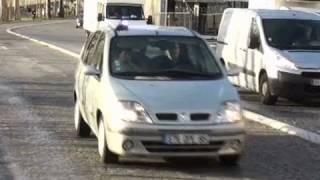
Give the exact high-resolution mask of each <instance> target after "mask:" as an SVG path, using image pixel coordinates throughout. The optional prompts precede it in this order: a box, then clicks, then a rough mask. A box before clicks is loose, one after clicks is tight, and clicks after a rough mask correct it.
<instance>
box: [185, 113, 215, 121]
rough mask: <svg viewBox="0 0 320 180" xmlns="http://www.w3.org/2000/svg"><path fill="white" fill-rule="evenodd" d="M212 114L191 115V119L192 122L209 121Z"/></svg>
mask: <svg viewBox="0 0 320 180" xmlns="http://www.w3.org/2000/svg"><path fill="white" fill-rule="evenodd" d="M209 117H210V114H208V113H201V114H200V113H197V114H191V115H190V119H191V120H192V121H207V120H209Z"/></svg>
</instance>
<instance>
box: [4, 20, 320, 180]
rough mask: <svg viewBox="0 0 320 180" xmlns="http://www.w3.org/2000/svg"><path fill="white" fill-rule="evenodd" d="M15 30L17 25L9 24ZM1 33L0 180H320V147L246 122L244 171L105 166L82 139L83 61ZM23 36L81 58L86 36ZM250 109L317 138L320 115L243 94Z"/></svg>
mask: <svg viewBox="0 0 320 180" xmlns="http://www.w3.org/2000/svg"><path fill="white" fill-rule="evenodd" d="M10 26H12V25H10ZM7 28H9V25H1V26H0V72H1V73H0V179H1V180H2V179H5V180H7V179H290V180H291V179H293V180H294V179H308V180H309V179H310V180H318V179H319V178H320V155H319V152H320V145H316V144H312V143H310V142H307V141H305V140H302V139H300V138H297V137H294V136H289V135H287V134H283V133H280V132H278V131H276V130H273V129H270V128H268V127H266V126H263V125H260V124H256V123H253V122H250V121H247V131H248V143H247V148H246V154H245V156H244V157H243V160H242V161H241V164H240V166H239V167H234V168H230V167H223V166H220V165H219V164H218V163H217V162H216V161H215V160H210V161H206V160H201V159H200V160H197V161H194V160H186V161H183V162H180V163H167V162H165V161H164V160H162V159H147V158H124V159H122V160H121V163H120V164H118V165H105V164H102V163H101V162H100V161H99V157H98V152H97V141H96V138H94V137H91V138H86V139H81V138H77V137H76V136H75V132H74V125H73V101H72V90H73V82H74V76H73V73H74V70H75V66H76V63H77V60H76V59H74V58H72V57H70V56H67V55H64V54H62V53H60V52H57V51H55V50H52V49H49V48H48V47H45V46H43V45H38V44H35V43H33V42H30V41H28V40H23V39H21V38H18V37H15V36H12V35H9V34H7V33H6V32H5V30H6V29H7ZM16 31H17V32H19V33H21V34H24V35H29V36H31V37H34V38H37V39H39V40H43V41H46V42H50V43H53V44H55V45H57V46H61V47H63V48H67V49H69V50H71V51H74V52H79V51H80V49H81V46H82V42H83V40H84V33H83V31H82V30H79V29H75V28H74V24H73V22H69V21H66V22H63V23H59V24H53V25H40V26H34V27H29V28H22V29H17V30H16ZM242 98H243V99H244V100H243V104H244V105H245V107H246V108H248V109H251V110H253V111H255V112H259V113H261V114H264V115H268V116H272V117H273V118H277V119H280V120H282V121H285V122H288V123H292V124H295V125H296V126H298V127H301V128H305V129H309V130H313V131H318V130H319V129H320V126H319V117H320V116H319V108H318V107H307V106H306V105H299V104H293V103H291V102H288V101H286V100H281V102H280V105H278V106H277V107H276V108H274V107H266V106H261V105H260V104H259V103H258V102H257V95H254V94H251V93H247V92H243V93H242Z"/></svg>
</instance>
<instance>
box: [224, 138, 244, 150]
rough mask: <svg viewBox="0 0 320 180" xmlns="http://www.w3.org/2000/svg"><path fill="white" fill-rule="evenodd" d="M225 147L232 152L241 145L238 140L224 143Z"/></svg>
mask: <svg viewBox="0 0 320 180" xmlns="http://www.w3.org/2000/svg"><path fill="white" fill-rule="evenodd" d="M226 146H227V147H230V148H232V149H234V150H239V149H240V147H241V143H240V141H238V140H234V141H229V142H227V143H226Z"/></svg>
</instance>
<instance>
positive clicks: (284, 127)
mask: <svg viewBox="0 0 320 180" xmlns="http://www.w3.org/2000/svg"><path fill="white" fill-rule="evenodd" d="M244 117H245V118H246V119H248V120H251V121H255V122H258V123H260V124H264V125H267V126H269V127H271V128H273V129H276V130H279V131H281V132H284V133H287V134H289V135H292V136H297V137H300V138H302V139H305V140H307V141H310V142H313V143H315V144H320V134H317V133H314V132H310V131H307V130H304V129H301V128H297V127H294V126H292V125H289V124H286V123H283V122H280V121H277V120H275V119H272V118H268V117H266V116H263V115H260V114H258V113H254V112H251V111H247V110H245V111H244Z"/></svg>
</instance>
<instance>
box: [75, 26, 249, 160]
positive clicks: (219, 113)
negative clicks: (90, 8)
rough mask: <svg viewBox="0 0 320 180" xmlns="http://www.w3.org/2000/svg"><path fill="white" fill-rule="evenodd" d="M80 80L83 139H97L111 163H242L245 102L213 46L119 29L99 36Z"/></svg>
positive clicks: (164, 30)
mask: <svg viewBox="0 0 320 180" xmlns="http://www.w3.org/2000/svg"><path fill="white" fill-rule="evenodd" d="M230 75H236V71H233V72H232V73H230ZM75 79H76V81H75V91H74V99H75V112H74V113H75V114H74V120H75V128H76V132H77V134H78V135H79V136H81V137H87V136H89V135H90V132H92V133H93V134H95V135H96V136H97V138H98V149H99V154H100V156H101V159H102V160H103V162H106V163H115V162H117V161H118V157H119V156H139V155H143V156H159V157H201V156H202V157H219V158H220V161H221V162H222V163H226V164H232V165H234V164H237V163H238V161H239V160H240V157H241V155H242V153H243V147H244V143H245V130H244V122H243V119H242V110H241V107H240V99H239V95H238V93H237V91H236V89H235V88H234V87H233V86H232V85H231V83H230V82H229V80H228V79H227V73H226V72H225V71H224V68H223V66H222V65H221V64H220V62H218V61H216V58H215V57H214V55H213V54H212V51H210V49H209V47H208V45H207V44H206V43H205V41H204V40H203V39H201V38H200V36H198V35H197V34H196V33H194V32H192V31H190V30H188V29H186V28H169V27H157V26H141V27H129V28H128V27H126V26H123V25H122V26H121V25H119V26H118V27H117V28H116V29H115V30H110V29H107V30H103V31H97V32H95V33H92V34H91V35H90V36H89V38H88V39H87V41H86V43H85V45H84V48H83V50H82V53H81V60H80V63H79V66H78V68H77V70H76V74H75Z"/></svg>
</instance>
